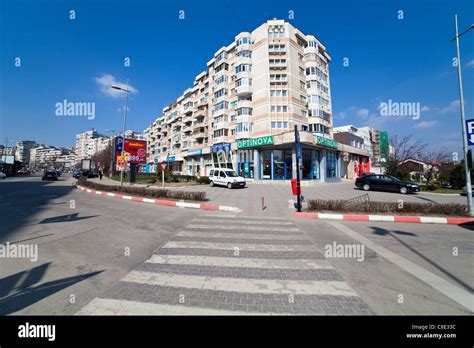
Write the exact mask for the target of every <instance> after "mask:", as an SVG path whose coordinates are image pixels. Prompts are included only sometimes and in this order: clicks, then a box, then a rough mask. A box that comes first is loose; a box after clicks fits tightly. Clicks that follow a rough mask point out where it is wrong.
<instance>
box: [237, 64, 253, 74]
mask: <svg viewBox="0 0 474 348" xmlns="http://www.w3.org/2000/svg"><path fill="white" fill-rule="evenodd" d="M250 70H251V65H250V64H240V65H238V66H237V67H236V68H235V73H236V74H238V73H239V72H242V71H250Z"/></svg>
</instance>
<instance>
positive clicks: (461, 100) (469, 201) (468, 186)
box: [451, 15, 474, 216]
mask: <svg viewBox="0 0 474 348" xmlns="http://www.w3.org/2000/svg"><path fill="white" fill-rule="evenodd" d="M454 23H455V26H456V37H455V38H454V39H452V40H451V41H453V40H456V51H457V64H458V83H459V104H460V108H461V127H462V144H463V151H464V172H465V173H466V190H467V207H468V210H469V212H468V214H469V215H470V216H474V208H473V206H472V186H471V169H470V168H469V166H468V163H467V150H468V145H467V138H466V134H467V131H466V116H465V115H464V96H463V93H462V76H461V57H460V53H459V37H460V36H462V35H464V34H465V33H467V32H468V31H469V30H471V29H472V28H474V24H471V26H470V27H469V28H468V29H466V30H464V31H463V32H462V33H461V34H459V33H458V15H454Z"/></svg>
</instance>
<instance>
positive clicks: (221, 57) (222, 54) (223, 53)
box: [216, 52, 227, 63]
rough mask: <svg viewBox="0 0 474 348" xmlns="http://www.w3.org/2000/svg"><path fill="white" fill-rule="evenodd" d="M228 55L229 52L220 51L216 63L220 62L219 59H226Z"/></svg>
mask: <svg viewBox="0 0 474 348" xmlns="http://www.w3.org/2000/svg"><path fill="white" fill-rule="evenodd" d="M226 57H227V54H226V53H225V52H222V53H220V54H219V55H218V56H217V57H216V63H218V62H219V61H221V60H222V59H225V58H226Z"/></svg>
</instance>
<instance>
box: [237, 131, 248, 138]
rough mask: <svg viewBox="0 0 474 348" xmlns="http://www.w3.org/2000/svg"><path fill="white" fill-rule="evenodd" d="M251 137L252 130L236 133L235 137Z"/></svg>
mask: <svg viewBox="0 0 474 348" xmlns="http://www.w3.org/2000/svg"><path fill="white" fill-rule="evenodd" d="M250 137H251V134H250V131H244V132H238V133H237V132H236V133H235V139H248V138H250Z"/></svg>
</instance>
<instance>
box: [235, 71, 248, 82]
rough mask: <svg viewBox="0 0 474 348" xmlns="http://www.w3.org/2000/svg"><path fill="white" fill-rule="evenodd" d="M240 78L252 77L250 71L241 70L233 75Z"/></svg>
mask: <svg viewBox="0 0 474 348" xmlns="http://www.w3.org/2000/svg"><path fill="white" fill-rule="evenodd" d="M241 78H248V79H250V78H252V72H251V71H241V72H239V73H237V74H236V75H235V79H236V80H238V79H241Z"/></svg>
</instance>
